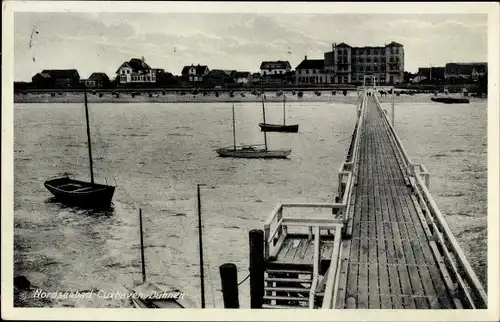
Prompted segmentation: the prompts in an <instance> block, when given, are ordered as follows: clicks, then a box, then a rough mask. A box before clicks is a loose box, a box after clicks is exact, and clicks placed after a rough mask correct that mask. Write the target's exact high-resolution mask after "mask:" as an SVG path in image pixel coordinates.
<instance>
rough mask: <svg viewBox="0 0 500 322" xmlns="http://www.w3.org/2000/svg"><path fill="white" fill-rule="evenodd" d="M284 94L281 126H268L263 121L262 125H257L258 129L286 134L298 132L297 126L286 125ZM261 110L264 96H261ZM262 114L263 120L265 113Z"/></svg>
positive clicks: (268, 124)
mask: <svg viewBox="0 0 500 322" xmlns="http://www.w3.org/2000/svg"><path fill="white" fill-rule="evenodd" d="M285 100H286V98H285V94H284V93H283V124H270V123H266V122H265V120H264V123H259V126H260V129H261V130H262V131H264V132H287V133H297V132H298V131H299V125H298V124H289V125H287V124H286V115H285V110H286V108H285ZM262 109H263V110H264V96H262ZM263 113H264V119H265V111H263Z"/></svg>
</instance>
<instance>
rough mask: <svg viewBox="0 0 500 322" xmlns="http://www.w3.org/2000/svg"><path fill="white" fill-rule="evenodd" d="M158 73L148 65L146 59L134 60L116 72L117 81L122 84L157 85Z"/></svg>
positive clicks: (122, 65) (127, 62)
mask: <svg viewBox="0 0 500 322" xmlns="http://www.w3.org/2000/svg"><path fill="white" fill-rule="evenodd" d="M157 71H159V69H157V68H151V67H150V66H149V65H148V64H146V61H145V59H144V57H142V58H141V59H139V58H132V59H131V60H129V61H126V62H124V63H123V64H121V65H120V67H119V68H118V69H117V70H116V79H117V80H118V82H119V83H120V84H134V83H135V84H138V83H139V84H141V83H155V82H156V73H157Z"/></svg>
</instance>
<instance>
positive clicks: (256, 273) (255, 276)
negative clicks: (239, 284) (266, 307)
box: [249, 229, 264, 309]
mask: <svg viewBox="0 0 500 322" xmlns="http://www.w3.org/2000/svg"><path fill="white" fill-rule="evenodd" d="M249 237H250V308H251V309H260V308H262V304H263V300H264V231H262V230H260V229H253V230H251V231H250V233H249Z"/></svg>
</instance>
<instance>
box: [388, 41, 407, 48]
mask: <svg viewBox="0 0 500 322" xmlns="http://www.w3.org/2000/svg"><path fill="white" fill-rule="evenodd" d="M385 46H386V47H403V45H401V44H400V43H398V42H395V41H391V43H390V44H388V45H385Z"/></svg>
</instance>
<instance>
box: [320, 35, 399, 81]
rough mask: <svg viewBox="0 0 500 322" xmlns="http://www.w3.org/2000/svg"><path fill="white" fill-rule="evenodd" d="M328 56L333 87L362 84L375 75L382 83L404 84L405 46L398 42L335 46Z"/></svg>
mask: <svg viewBox="0 0 500 322" xmlns="http://www.w3.org/2000/svg"><path fill="white" fill-rule="evenodd" d="M324 57H325V59H324V61H325V63H324V64H325V73H326V74H327V75H328V76H329V77H327V81H328V83H330V84H360V83H362V82H363V78H364V76H375V77H376V78H377V83H379V84H397V83H402V82H403V81H404V47H403V45H401V44H399V43H397V42H395V41H393V42H391V43H389V44H387V45H385V46H363V47H352V46H349V45H348V44H346V43H343V42H342V43H340V44H336V43H333V44H332V51H330V52H327V53H325V55H324Z"/></svg>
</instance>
